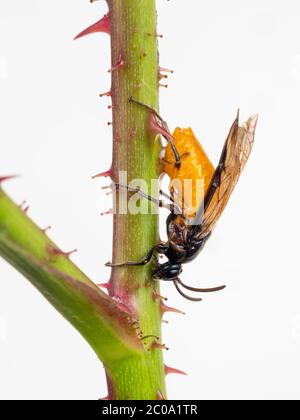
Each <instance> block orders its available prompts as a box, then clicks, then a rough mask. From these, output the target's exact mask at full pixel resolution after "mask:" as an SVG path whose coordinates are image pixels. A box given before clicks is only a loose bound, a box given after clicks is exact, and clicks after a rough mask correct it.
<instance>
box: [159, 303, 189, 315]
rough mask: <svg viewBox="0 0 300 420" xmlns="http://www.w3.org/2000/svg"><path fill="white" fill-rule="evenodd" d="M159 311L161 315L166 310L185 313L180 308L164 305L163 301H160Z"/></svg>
mask: <svg viewBox="0 0 300 420" xmlns="http://www.w3.org/2000/svg"><path fill="white" fill-rule="evenodd" d="M160 312H161V315H164V314H165V313H166V312H173V313H176V314H181V315H185V312H183V311H181V310H180V309H176V308H171V307H170V306H166V305H165V304H164V303H163V301H161V302H160Z"/></svg>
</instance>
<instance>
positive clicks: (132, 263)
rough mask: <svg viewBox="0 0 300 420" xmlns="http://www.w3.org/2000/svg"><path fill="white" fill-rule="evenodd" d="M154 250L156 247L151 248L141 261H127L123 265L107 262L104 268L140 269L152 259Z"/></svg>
mask: <svg viewBox="0 0 300 420" xmlns="http://www.w3.org/2000/svg"><path fill="white" fill-rule="evenodd" d="M155 248H156V247H154V248H151V249H150V251H149V252H148V254H147V255H146V256H145V257H144V258H143V259H142V260H141V261H127V262H125V263H119V264H113V263H111V262H108V263H106V264H105V266H106V267H128V266H134V267H141V266H143V265H147V264H148V263H149V262H150V261H151V260H152V258H153V254H154V251H155Z"/></svg>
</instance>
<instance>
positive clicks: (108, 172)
mask: <svg viewBox="0 0 300 420" xmlns="http://www.w3.org/2000/svg"><path fill="white" fill-rule="evenodd" d="M112 172H113V171H112V168H110V169H109V170H108V171H105V172H101V173H100V174H97V175H94V176H92V179H95V178H104V177H105V178H107V177H111V176H112Z"/></svg>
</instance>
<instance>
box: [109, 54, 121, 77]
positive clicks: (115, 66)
mask: <svg viewBox="0 0 300 420" xmlns="http://www.w3.org/2000/svg"><path fill="white" fill-rule="evenodd" d="M123 66H125V60H124V58H123V57H122V54H120V55H119V59H118V62H117V64H115V65H114V66H112V68H111V69H109V70H108V73H111V72H113V71H116V70H119V69H120V68H121V67H123Z"/></svg>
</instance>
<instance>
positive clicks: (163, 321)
mask: <svg viewBox="0 0 300 420" xmlns="http://www.w3.org/2000/svg"><path fill="white" fill-rule="evenodd" d="M161 322H162V323H163V324H168V323H169V321H165V320H164V319H162V320H161Z"/></svg>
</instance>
